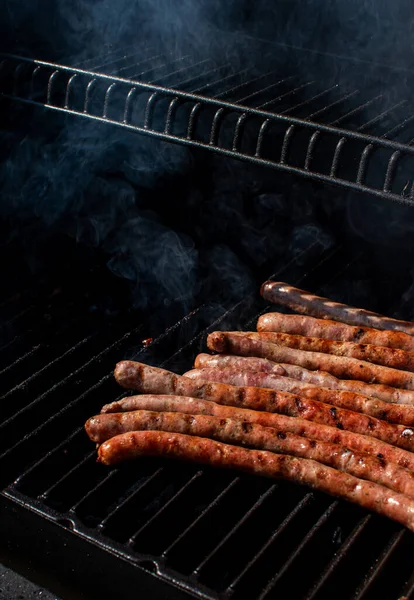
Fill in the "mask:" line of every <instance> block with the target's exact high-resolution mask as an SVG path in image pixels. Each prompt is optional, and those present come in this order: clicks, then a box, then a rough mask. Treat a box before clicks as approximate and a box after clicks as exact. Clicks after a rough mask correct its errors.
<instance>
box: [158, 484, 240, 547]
mask: <svg viewBox="0 0 414 600" xmlns="http://www.w3.org/2000/svg"><path fill="white" fill-rule="evenodd" d="M239 481H240V477H235V478H234V479H232V481H230V483H229V484H228V485H227V486H226V487H225V488H224V490H222V491H221V492H220V493H219V494H218V495H217V496H216V497H215V498H214V500H212V501H211V502H210V503H209V504H208V505H207V506H206V507H205V508H204V509H203V510H202V512H201V513H200V514H199V515H198V517H197V518H196V519H194V521H192V523H190V525H188V527H186V528H185V529H184V531H183V532H181V533H180V535H178V536H177V537H176V538H175V540H174V541H173V542H172V543H171V544H170V545H169V546H168V548H166V549H165V550H164V551H163V553H162V557H163V558H166V557H167V556H168V554H169V553H170V552H171V551H172V550H173V549H174V548H175V547H176V546H177V544H179V543H180V542H181V540H182V539H183V538H184V537H185V536H186V535H188V534H189V533H190V532H191V531H192V529H193V528H194V527H195V526H196V525H197V524H198V523H199V522H200V521H201V520H202V519H204V517H206V516H208V514H209V513H210V512H211V511H212V510H213V509H214V508H215V507H216V506H217V505H218V504H219V503H220V502H221V500H222V499H223V498H224V497H225V496H226V495H227V494H228V492H230V491H231V490H232V489H233V488H234V486H235V485H237V483H238V482H239Z"/></svg>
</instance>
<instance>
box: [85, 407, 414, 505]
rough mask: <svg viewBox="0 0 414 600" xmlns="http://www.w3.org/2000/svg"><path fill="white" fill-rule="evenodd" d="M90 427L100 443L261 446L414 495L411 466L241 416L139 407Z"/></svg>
mask: <svg viewBox="0 0 414 600" xmlns="http://www.w3.org/2000/svg"><path fill="white" fill-rule="evenodd" d="M85 429H86V432H87V434H88V436H89V438H90V439H91V440H92V441H93V442H97V443H99V444H102V443H103V442H105V441H106V440H109V439H110V438H112V437H114V436H116V435H120V434H121V433H126V432H127V431H144V430H147V431H148V430H154V431H171V432H173V433H184V434H186V435H197V436H200V437H208V438H212V439H214V440H217V441H219V442H224V443H226V444H235V445H240V446H247V447H248V448H255V449H257V450H269V451H270V452H277V453H281V454H290V455H291V456H299V457H301V458H311V459H312V460H316V461H318V462H320V463H322V464H325V465H328V466H330V467H333V468H334V469H338V470H339V471H344V472H345V473H350V474H351V475H354V476H355V477H360V478H361V479H367V480H369V481H373V482H374V483H379V484H380V485H384V486H385V487H388V488H390V489H392V490H395V491H396V492H400V493H402V494H407V495H408V496H411V497H414V473H413V472H412V471H409V470H408V469H403V468H401V467H399V466H397V465H395V464H394V463H387V461H385V460H383V459H382V460H381V459H379V458H376V457H371V456H367V455H366V454H363V453H360V452H353V451H351V450H349V449H348V448H344V447H343V446H339V445H338V444H330V443H327V442H321V441H316V440H309V439H306V438H304V437H301V436H299V435H295V434H293V433H289V432H288V431H284V430H283V429H275V428H272V427H263V426H262V425H253V424H252V423H248V422H247V421H240V420H239V419H219V418H218V417H212V416H206V415H189V414H185V413H179V412H174V413H170V412H153V411H149V410H138V411H134V412H127V413H112V414H101V415H96V416H95V417H92V418H90V419H89V420H88V421H87V422H86V424H85Z"/></svg>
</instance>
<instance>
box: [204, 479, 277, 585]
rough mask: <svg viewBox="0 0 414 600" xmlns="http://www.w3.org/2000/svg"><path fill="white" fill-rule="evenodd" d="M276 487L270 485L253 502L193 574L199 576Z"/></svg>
mask: <svg viewBox="0 0 414 600" xmlns="http://www.w3.org/2000/svg"><path fill="white" fill-rule="evenodd" d="M275 489H276V485H272V486H271V487H269V489H268V490H266V492H264V494H262V495H261V496H260V498H259V499H258V500H257V501H256V502H255V503H254V504H253V506H252V507H251V508H250V509H249V510H248V511H247V512H246V513H245V514H244V515H243V517H242V518H241V519H239V521H238V522H237V523H236V524H235V525H234V527H232V528H231V529H230V531H229V532H228V533H227V534H226V535H225V536H224V538H222V539H221V541H220V542H219V543H218V544H217V546H216V547H215V548H214V550H212V551H211V552H210V553H209V554H208V555H207V556H206V557H205V558H204V559H203V560H202V562H201V563H199V564H198V565H197V567H196V568H195V569H194V571H193V575H195V576H198V575H199V573H200V572H201V571H202V570H203V569H204V568H205V566H206V565H207V564H208V563H209V562H210V560H211V559H212V558H213V557H214V556H215V555H216V554H217V552H218V551H219V550H220V548H222V546H224V544H225V543H226V542H227V541H228V540H229V539H230V538H232V537H233V535H234V534H235V533H236V531H238V530H239V529H240V527H241V526H242V525H243V524H244V523H245V522H246V521H247V520H248V519H249V518H250V516H251V515H252V514H253V513H254V512H255V511H256V510H257V509H258V508H259V507H260V506H261V505H262V504H263V502H264V501H265V500H266V499H267V498H268V497H269V496H270V495H271V494H273V493H274V491H275Z"/></svg>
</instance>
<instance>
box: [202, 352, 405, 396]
mask: <svg viewBox="0 0 414 600" xmlns="http://www.w3.org/2000/svg"><path fill="white" fill-rule="evenodd" d="M194 367H195V368H196V369H202V368H204V367H219V368H227V367H231V368H235V369H239V370H241V371H262V372H264V373H276V374H277V375H284V376H285V377H292V378H293V379H298V380H299V381H305V382H307V383H312V384H314V385H317V386H318V387H324V388H329V389H332V390H347V391H348V392H354V393H355V394H362V395H363V396H369V397H372V398H379V400H383V402H391V403H393V404H407V405H411V406H413V405H414V392H412V391H411V390H403V389H401V388H394V387H390V386H388V385H381V384H375V383H365V382H364V381H356V380H352V379H338V378H337V377H335V376H334V375H331V374H330V373H327V372H326V371H309V370H308V369H304V368H303V367H299V366H298V365H289V364H287V363H275V362H273V361H271V360H268V359H267V358H257V357H254V356H235V355H234V354H213V355H212V354H199V355H198V356H197V357H196V359H195V362H194Z"/></svg>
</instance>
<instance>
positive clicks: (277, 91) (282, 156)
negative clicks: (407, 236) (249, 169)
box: [0, 50, 414, 204]
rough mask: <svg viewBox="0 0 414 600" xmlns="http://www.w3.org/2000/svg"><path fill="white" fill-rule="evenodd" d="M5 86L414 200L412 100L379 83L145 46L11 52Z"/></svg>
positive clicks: (105, 118) (96, 115)
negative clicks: (41, 57) (52, 59)
mask: <svg viewBox="0 0 414 600" xmlns="http://www.w3.org/2000/svg"><path fill="white" fill-rule="evenodd" d="M137 59H138V60H137ZM0 83H1V91H2V93H3V96H5V97H6V98H11V99H15V100H19V101H22V102H24V103H28V104H32V105H41V106H46V107H47V108H49V109H52V110H54V111H58V112H61V113H65V114H70V115H76V116H82V117H84V118H85V117H86V118H88V119H90V120H93V121H95V122H100V123H108V124H112V125H116V126H119V127H122V128H123V129H125V130H128V131H132V132H138V133H142V134H145V135H149V136H152V137H155V138H159V139H163V140H167V141H171V142H177V143H181V144H185V145H187V146H192V147H196V148H202V149H208V150H211V151H214V152H217V153H219V154H222V155H226V156H230V157H233V158H237V159H242V160H247V161H249V162H252V163H255V164H259V165H265V166H268V167H272V168H277V169H280V170H282V171H285V172H289V173H295V174H299V175H302V176H306V177H310V178H312V179H316V180H318V181H321V182H328V183H335V184H338V185H340V186H342V187H345V188H348V189H351V190H356V191H361V192H369V193H371V194H373V195H375V196H379V197H385V198H388V199H390V200H396V201H398V202H402V203H404V204H412V203H413V198H414V188H413V180H412V171H413V161H414V149H413V148H412V146H411V144H412V141H413V140H414V121H413V117H411V116H409V115H410V113H411V112H412V111H411V105H410V102H409V101H408V100H406V99H391V100H390V99H389V97H388V96H386V95H385V94H384V93H383V92H381V91H380V90H378V89H377V87H376V86H375V85H374V84H368V83H367V82H365V83H364V84H363V85H362V86H361V89H355V88H352V87H351V88H350V87H349V86H350V84H349V83H347V82H346V81H345V82H344V83H343V84H338V83H331V82H330V83H329V84H327V85H326V87H322V88H321V83H320V82H319V81H318V80H316V79H313V78H311V79H309V80H303V79H302V78H300V77H299V76H297V75H295V74H294V75H292V74H287V75H282V74H281V72H280V70H278V69H276V70H269V71H268V72H266V73H261V74H257V72H256V71H254V70H253V69H251V68H249V67H245V68H242V69H240V68H235V67H234V66H232V62H231V61H230V60H229V61H227V62H224V63H223V64H220V65H217V64H215V63H214V62H213V61H212V60H210V59H207V60H206V59H202V60H197V61H195V62H194V60H193V59H192V58H191V57H190V56H180V57H178V58H177V57H173V56H167V55H162V54H157V53H155V54H154V55H152V54H151V53H148V54H147V53H142V51H140V50H132V51H131V52H130V54H127V55H125V54H122V53H117V52H113V53H112V54H110V55H109V56H107V57H106V58H105V59H103V60H102V61H98V62H96V59H95V61H94V60H89V61H86V62H84V63H81V64H80V65H77V66H64V65H58V64H53V63H47V62H42V61H36V60H32V59H28V58H21V57H16V56H10V55H3V59H2V60H1V62H0ZM407 115H408V116H407ZM348 156H352V157H353V160H352V161H348V160H347V157H348Z"/></svg>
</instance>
